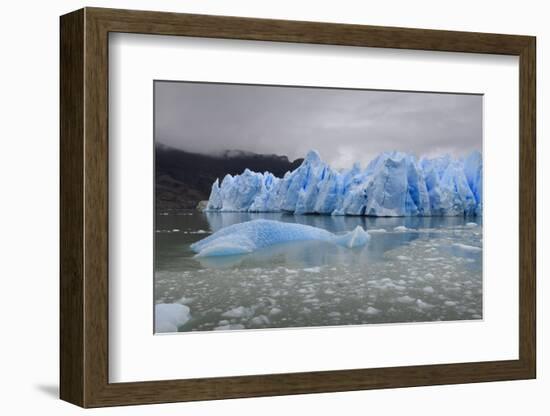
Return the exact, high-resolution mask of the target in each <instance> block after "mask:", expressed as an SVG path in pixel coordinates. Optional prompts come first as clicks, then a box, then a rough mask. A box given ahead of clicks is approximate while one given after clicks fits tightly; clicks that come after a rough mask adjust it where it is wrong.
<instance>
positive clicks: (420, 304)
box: [416, 299, 434, 309]
mask: <svg viewBox="0 0 550 416" xmlns="http://www.w3.org/2000/svg"><path fill="white" fill-rule="evenodd" d="M416 306H418V307H419V308H420V309H431V308H433V307H434V306H433V305H430V304H429V303H426V302H423V301H422V300H421V299H417V300H416Z"/></svg>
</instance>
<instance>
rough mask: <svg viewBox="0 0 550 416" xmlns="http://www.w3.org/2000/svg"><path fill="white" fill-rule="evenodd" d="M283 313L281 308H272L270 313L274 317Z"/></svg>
mask: <svg viewBox="0 0 550 416" xmlns="http://www.w3.org/2000/svg"><path fill="white" fill-rule="evenodd" d="M282 312H283V311H282V310H281V309H279V308H271V310H270V311H269V314H270V315H272V316H273V315H279V314H280V313H282Z"/></svg>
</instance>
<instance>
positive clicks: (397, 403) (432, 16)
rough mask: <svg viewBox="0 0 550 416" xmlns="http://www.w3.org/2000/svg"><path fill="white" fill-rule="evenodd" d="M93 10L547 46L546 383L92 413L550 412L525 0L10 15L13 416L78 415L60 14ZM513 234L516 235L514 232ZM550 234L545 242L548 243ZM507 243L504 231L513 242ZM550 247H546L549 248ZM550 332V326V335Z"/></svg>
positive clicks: (1, 164)
mask: <svg viewBox="0 0 550 416" xmlns="http://www.w3.org/2000/svg"><path fill="white" fill-rule="evenodd" d="M83 5H89V6H90V5H97V6H106V7H109V6H110V7H125V8H136V9H139V8H141V9H157V10H166V11H181V12H194V13H211V14H226V15H242V16H256V17H271V18H287V19H297V20H320V21H327V22H328V21H333V22H346V23H348V22H349V23H363V24H375V25H391V26H409V27H425V28H437V29H455V30H472V31H485V32H502V33H518V34H531V35H536V36H537V37H538V65H537V72H538V80H537V91H538V129H537V132H538V138H539V140H538V143H539V144H538V155H539V156H538V165H539V180H538V185H537V186H538V192H539V193H538V195H539V200H538V212H539V218H538V230H539V234H538V259H539V267H538V276H539V279H538V293H539V296H538V308H539V310H538V314H539V315H538V329H539V365H538V369H539V371H538V375H539V378H538V380H536V381H519V382H500V383H485V384H476V385H461V386H439V387H424V388H412V389H401V390H381V391H370V392H351V393H338V394H321V395H306V396H294V397H275V398H262V399H246V400H226V401H218V402H203V403H189V404H167V405H156V406H140V407H133V408H122V409H121V408H118V409H107V410H94V411H87V413H88V414H96V413H97V414H124V415H126V414H151V415H153V414H154V415H164V414H174V415H175V414H178V415H185V414H193V415H207V414H208V415H210V414H224V415H227V414H262V415H269V414H273V415H279V414H281V413H291V414H301V413H310V414H311V413H315V414H321V415H323V414H327V415H328V414H334V413H342V412H345V414H365V413H366V412H378V413H380V412H383V413H384V414H390V415H391V414H403V413H407V414H422V415H441V414H446V415H461V416H463V415H464V414H499V415H514V414H530V415H543V414H547V413H548V408H549V407H550V404H549V400H548V395H547V392H548V390H549V388H550V373H549V372H550V364H548V363H549V361H548V360H547V359H546V356H545V351H544V347H545V345H546V341H547V338H548V329H546V332H544V331H543V325H544V324H545V323H546V319H545V318H546V316H545V315H546V311H547V310H548V309H547V308H546V307H545V305H544V303H545V300H550V294H549V293H548V287H549V286H548V285H547V284H545V281H544V278H545V276H544V270H543V263H544V264H547V263H546V262H545V259H544V258H543V253H544V249H543V247H544V246H543V243H544V241H546V240H547V239H548V237H549V235H548V234H549V232H550V229H549V226H548V221H544V219H543V217H542V213H543V212H544V211H545V210H546V211H548V209H549V208H550V207H549V206H548V205H549V201H548V200H547V201H544V198H546V199H548V198H547V195H546V194H547V193H548V192H546V193H545V194H543V193H542V191H543V186H544V183H546V182H547V179H548V172H549V170H548V169H547V168H543V166H542V165H543V164H544V162H546V163H550V146H548V145H547V144H546V143H545V139H546V137H544V135H545V131H544V111H545V102H546V101H547V99H548V98H550V90H549V89H548V83H547V80H546V79H547V78H546V77H545V74H544V72H548V70H549V69H548V68H545V66H544V65H545V61H546V59H547V57H548V56H550V46H549V45H548V41H549V39H550V27H548V25H547V16H548V11H547V10H545V9H544V7H545V2H540V1H539V2H537V1H523V2H521V3H520V2H505V1H485V2H479V1H466V0H463V1H460V2H445V3H442V2H438V1H416V2H409V1H406V0H403V1H393V2H386V3H384V2H353V1H346V0H340V1H338V2H333V1H326V2H324V1H312V2H308V1H297V0H294V1H290V0H289V1H286V0H278V1H263V2H255V1H252V0H250V1H244V0H242V1H238V0H235V1H226V2H223V3H221V2H219V1H215V0H212V1H209V0H202V1H199V0H196V1H159V0H157V1H137V0H136V1H117V2H114V1H111V2H107V1H102V2H101V1H90V2H88V3H84V2H80V1H68V0H65V1H60V0H58V1H55V0H53V1H50V2H38V1H36V2H26V1H20V2H18V3H15V2H12V3H6V4H5V5H3V6H4V7H3V10H2V17H1V19H2V21H1V24H0V28H1V29H0V30H1V31H2V36H1V38H0V39H2V51H3V52H4V53H3V59H2V65H1V66H0V71H1V72H2V76H1V77H0V80H1V82H2V89H1V97H2V101H1V102H2V104H1V105H2V109H1V112H0V114H1V115H2V116H1V123H0V128H1V129H2V135H1V137H2V139H3V144H4V147H3V148H2V152H1V153H0V169H1V170H2V172H1V174H0V178H1V179H0V180H1V182H0V184H1V189H2V191H3V193H2V195H3V201H2V202H3V204H2V208H1V212H0V221H1V223H0V225H1V227H0V230H2V233H1V234H0V235H1V237H0V238H1V239H2V240H1V241H2V247H1V249H2V253H3V255H2V257H1V259H2V265H3V266H4V267H3V268H2V283H3V286H2V292H1V293H2V295H3V299H2V300H3V301H2V302H1V303H0V308H1V310H0V316H1V319H2V330H3V333H2V340H3V343H2V347H1V349H2V351H1V354H0V357H1V358H0V369H1V372H2V378H1V381H0V383H1V386H0V388H1V389H2V390H1V391H2V400H1V401H0V410H2V411H3V413H6V414H25V413H30V412H35V413H38V412H40V413H41V414H56V415H63V414H78V413H80V412H82V410H80V409H78V408H76V407H74V406H72V405H69V404H66V403H63V402H60V401H58V400H57V399H56V398H55V397H56V396H57V385H58V359H57V356H58V174H59V170H58V160H59V159H58V150H59V149H58V102H59V101H58V86H59V84H58V79H59V76H58V70H59V68H58V60H59V55H58V39H59V38H58V16H59V15H60V14H62V13H65V12H68V11H71V10H73V9H75V8H78V7H81V6H83ZM504 231H505V230H504ZM543 234H544V235H543ZM503 236H504V237H505V233H504V232H503ZM543 240H544V241H543ZM546 326H547V327H548V325H546Z"/></svg>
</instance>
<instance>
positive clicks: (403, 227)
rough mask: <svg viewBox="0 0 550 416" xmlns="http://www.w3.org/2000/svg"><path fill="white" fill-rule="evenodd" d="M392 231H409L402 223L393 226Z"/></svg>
mask: <svg viewBox="0 0 550 416" xmlns="http://www.w3.org/2000/svg"><path fill="white" fill-rule="evenodd" d="M393 231H397V232H404V231H409V229H408V228H407V227H405V226H404V225H398V226H397V227H395V228H394V229H393Z"/></svg>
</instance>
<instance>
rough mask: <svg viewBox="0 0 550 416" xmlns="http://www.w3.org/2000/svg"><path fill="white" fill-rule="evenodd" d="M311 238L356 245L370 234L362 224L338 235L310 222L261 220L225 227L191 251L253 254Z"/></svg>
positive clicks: (218, 254)
mask: <svg viewBox="0 0 550 416" xmlns="http://www.w3.org/2000/svg"><path fill="white" fill-rule="evenodd" d="M308 240H315V241H326V242H331V243H334V244H338V245H340V246H342V247H347V248H354V247H361V246H364V245H365V244H367V241H368V240H369V235H368V233H367V232H366V231H365V230H364V229H363V228H361V227H360V226H357V227H356V228H355V229H354V230H353V231H350V232H348V233H346V234H342V235H337V234H333V233H331V232H329V231H326V230H324V229H322V228H317V227H311V226H309V225H302V224H293V223H286V222H281V221H273V220H262V219H260V220H253V221H248V222H243V223H239V224H234V225H230V226H229V227H225V228H222V229H221V230H219V231H217V232H215V233H214V234H212V235H210V236H208V237H206V238H204V239H202V240H199V241H197V242H196V243H193V244H191V250H193V251H194V252H195V253H197V254H196V256H197V257H211V256H230V255H238V254H247V253H252V252H253V251H256V250H259V249H262V248H265V247H269V246H272V245H275V244H281V243H288V242H293V241H308Z"/></svg>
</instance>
